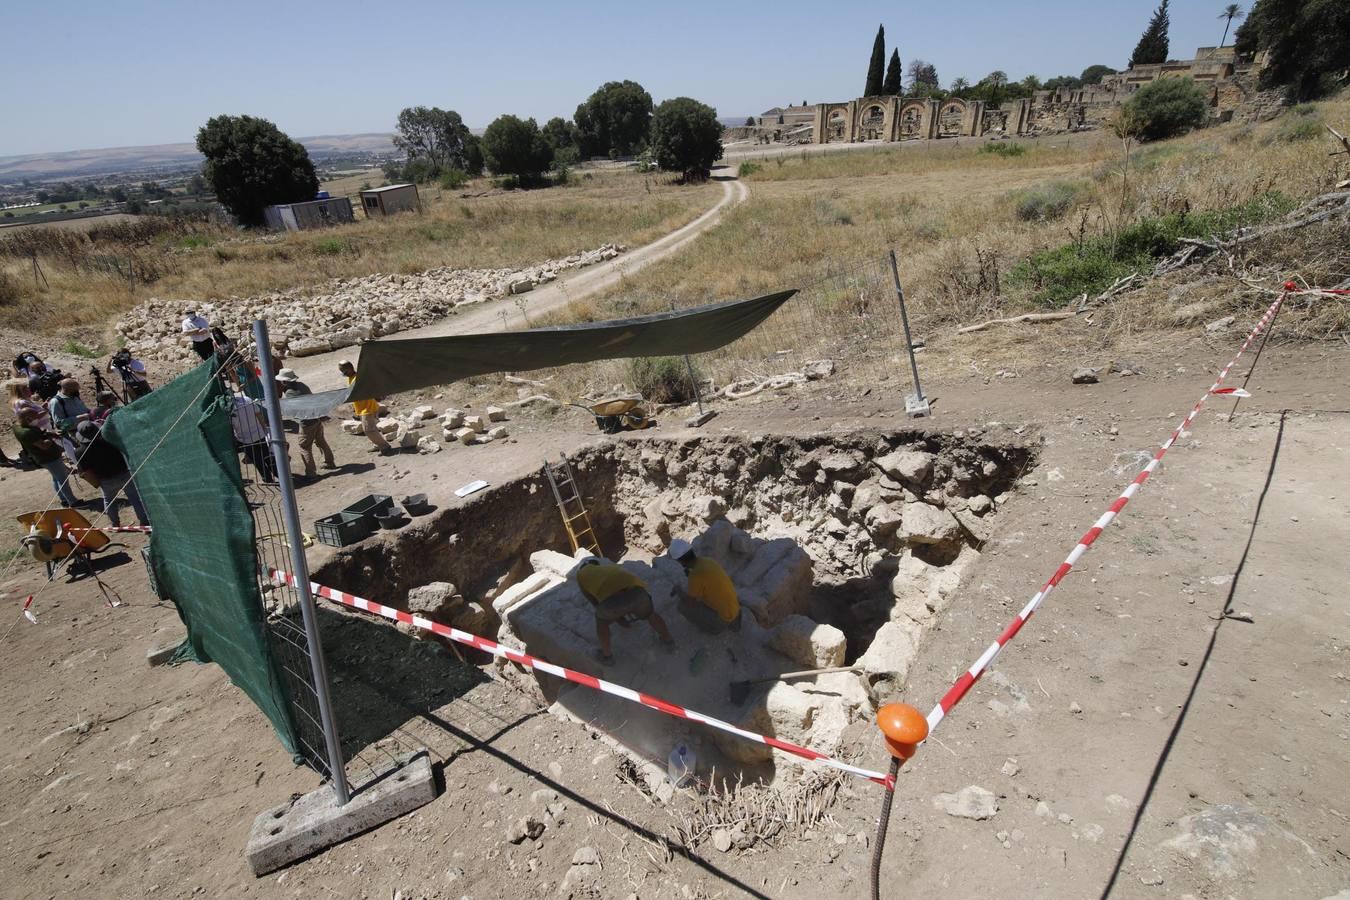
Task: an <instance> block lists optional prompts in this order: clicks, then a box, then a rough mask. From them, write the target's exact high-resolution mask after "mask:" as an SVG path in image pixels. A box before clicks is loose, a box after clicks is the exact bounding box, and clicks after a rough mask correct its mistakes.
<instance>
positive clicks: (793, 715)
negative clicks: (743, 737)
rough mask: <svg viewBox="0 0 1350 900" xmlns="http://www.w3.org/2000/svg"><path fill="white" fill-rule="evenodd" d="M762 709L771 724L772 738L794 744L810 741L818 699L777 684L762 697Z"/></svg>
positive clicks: (791, 687) (818, 706)
mask: <svg viewBox="0 0 1350 900" xmlns="http://www.w3.org/2000/svg"><path fill="white" fill-rule="evenodd" d="M764 707H765V710H766V711H767V712H768V714H769V721H770V722H772V723H773V730H772V731H771V732H769V733H770V734H772V735H773V736H774V737H779V738H782V739H783V740H785V741H792V742H793V743H795V744H805V743H807V742H809V741H810V740H811V723H812V721H813V720H814V719H815V717H816V711H817V710H819V709H820V698H819V697H812V696H811V695H810V694H808V693H806V692H805V691H799V690H797V688H795V687H793V686H792V685H790V684H787V683H786V682H782V681H780V682H777V683H776V684H774V685H773V686H772V687H770V688H769V692H768V694H766V695H765V697H764Z"/></svg>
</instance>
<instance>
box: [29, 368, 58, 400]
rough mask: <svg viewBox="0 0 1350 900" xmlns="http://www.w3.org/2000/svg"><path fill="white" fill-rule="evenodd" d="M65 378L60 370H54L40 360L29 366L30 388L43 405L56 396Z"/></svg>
mask: <svg viewBox="0 0 1350 900" xmlns="http://www.w3.org/2000/svg"><path fill="white" fill-rule="evenodd" d="M65 377H66V375H65V373H64V372H62V371H61V370H60V369H53V368H51V367H49V366H48V365H47V364H46V363H45V362H43V361H42V360H40V359H39V360H35V361H34V362H32V363H31V364H30V365H29V366H28V387H29V388H30V389H31V390H32V391H33V393H34V394H35V395H36V396H37V398H38V399H39V400H41V401H42V402H43V403H46V402H48V401H49V400H51V399H52V398H53V397H55V396H56V392H57V391H59V390H61V381H62V379H64V378H65Z"/></svg>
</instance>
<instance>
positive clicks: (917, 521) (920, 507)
mask: <svg viewBox="0 0 1350 900" xmlns="http://www.w3.org/2000/svg"><path fill="white" fill-rule="evenodd" d="M903 525H904V529H905V534H906V535H908V536H909V539H910V540H911V541H913V542H914V543H916V544H950V543H953V542H959V541H960V540H961V526H960V524H958V523H957V521H956V519H955V518H953V517H952V514H951V513H949V512H947V511H946V510H945V509H938V508H937V507H936V506H929V505H928V504H927V503H909V504H906V505H905V509H904V523H903Z"/></svg>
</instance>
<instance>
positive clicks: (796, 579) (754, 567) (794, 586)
mask: <svg viewBox="0 0 1350 900" xmlns="http://www.w3.org/2000/svg"><path fill="white" fill-rule="evenodd" d="M813 577H814V576H813V572H812V568H811V557H809V556H807V555H806V551H804V550H802V548H801V547H799V546H797V543H796V542H795V541H792V540H790V539H788V538H778V539H777V540H773V541H766V542H765V543H763V544H761V545H760V546H759V547H758V548H757V549H756V550H755V555H754V557H752V558H751V560H750V562H749V563H748V564H746V566H745V567H744V568H742V569H741V570H740V571H739V572H737V573H735V574H732V581H734V582H735V583H736V585H737V593H738V594H741V593H744V591H743V590H742V588H743V587H745V588H754V589H755V590H756V591H757V592H758V593H759V594H760V595H761V596H762V597H763V606H762V608H760V609H755V608H754V607H750V608H751V611H752V612H753V614H754V616H755V618H756V619H757V620H758V621H759V624H760V625H762V626H764V627H765V628H770V627H772V626H774V625H777V624H778V623H779V622H781V621H782V620H783V619H784V618H786V617H787V616H790V615H792V614H793V613H802V612H805V611H806V609H807V606H808V604H809V602H810V595H811V585H812V580H813ZM743 605H744V604H743Z"/></svg>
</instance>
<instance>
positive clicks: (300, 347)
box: [288, 337, 346, 356]
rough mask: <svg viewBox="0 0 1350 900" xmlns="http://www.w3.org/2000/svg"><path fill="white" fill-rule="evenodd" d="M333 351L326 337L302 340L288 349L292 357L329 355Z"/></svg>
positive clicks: (293, 343) (295, 342)
mask: <svg viewBox="0 0 1350 900" xmlns="http://www.w3.org/2000/svg"><path fill="white" fill-rule="evenodd" d="M343 346H346V345H345V344H344V345H343ZM332 349H333V345H332V344H331V343H330V342H329V340H328V338H325V337H306V338H300V339H299V340H297V341H293V342H292V343H291V344H290V346H289V347H288V350H289V352H290V355H291V356H314V355H315V354H318V353H327V352H329V351H330V350H332Z"/></svg>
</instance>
